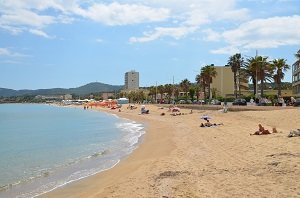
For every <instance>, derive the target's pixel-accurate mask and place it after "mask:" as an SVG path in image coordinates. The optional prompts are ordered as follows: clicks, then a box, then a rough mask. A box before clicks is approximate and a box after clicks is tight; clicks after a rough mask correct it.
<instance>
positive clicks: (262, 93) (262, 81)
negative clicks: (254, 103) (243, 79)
mask: <svg viewBox="0 0 300 198" xmlns="http://www.w3.org/2000/svg"><path fill="white" fill-rule="evenodd" d="M260 86H261V87H260V97H261V98H262V97H264V78H262V79H261V81H260Z"/></svg>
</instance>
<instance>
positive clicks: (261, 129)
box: [250, 124, 272, 135]
mask: <svg viewBox="0 0 300 198" xmlns="http://www.w3.org/2000/svg"><path fill="white" fill-rule="evenodd" d="M268 134H272V133H271V132H270V131H269V130H268V129H265V128H264V127H263V126H262V125H261V124H258V131H255V132H254V133H253V134H250V135H268Z"/></svg>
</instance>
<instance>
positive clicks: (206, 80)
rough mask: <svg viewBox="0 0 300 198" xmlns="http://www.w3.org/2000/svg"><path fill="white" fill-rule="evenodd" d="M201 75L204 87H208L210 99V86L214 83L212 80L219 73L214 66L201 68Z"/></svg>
mask: <svg viewBox="0 0 300 198" xmlns="http://www.w3.org/2000/svg"><path fill="white" fill-rule="evenodd" d="M200 75H201V78H202V81H203V82H202V83H203V85H204V86H207V87H208V98H210V84H211V83H212V78H213V77H216V76H217V71H216V69H215V68H214V67H213V66H212V65H206V66H204V67H202V68H201V74H200ZM204 93H205V91H204Z"/></svg>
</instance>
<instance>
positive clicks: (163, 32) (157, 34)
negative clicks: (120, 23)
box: [129, 27, 197, 43]
mask: <svg viewBox="0 0 300 198" xmlns="http://www.w3.org/2000/svg"><path fill="white" fill-rule="evenodd" d="M196 30H197V27H169V28H164V27H157V28H155V30H154V31H153V32H144V33H143V34H144V36H143V37H131V38H130V39H129V41H130V42H131V43H137V42H139V43H144V42H149V41H153V40H156V39H159V38H161V37H164V36H169V37H172V38H174V39H180V38H182V37H184V36H185V35H187V34H189V33H193V32H195V31H196Z"/></svg>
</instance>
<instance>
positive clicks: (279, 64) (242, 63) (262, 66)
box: [120, 50, 300, 101]
mask: <svg viewBox="0 0 300 198" xmlns="http://www.w3.org/2000/svg"><path fill="white" fill-rule="evenodd" d="M295 57H296V62H295V63H294V64H293V66H300V50H298V52H297V53H296V54H295ZM225 67H231V70H232V72H233V84H234V93H233V94H234V97H235V98H238V97H240V96H241V90H242V89H246V86H245V84H248V82H249V81H250V82H252V83H253V87H254V89H253V95H254V96H257V95H258V94H259V93H257V92H258V87H257V86H258V83H259V82H260V87H259V88H260V97H264V90H265V86H264V85H265V83H266V82H270V83H271V82H273V83H275V85H276V88H277V90H278V93H277V96H281V90H282V80H283V79H284V76H285V72H287V70H288V69H290V65H288V64H287V60H286V59H283V58H278V59H273V60H269V57H267V56H255V57H247V58H244V57H243V56H242V55H241V54H240V53H236V54H234V55H232V56H230V57H229V58H228V62H227V65H225ZM217 75H218V74H217V71H216V69H215V67H214V65H206V66H204V67H202V68H201V70H200V73H199V74H197V75H196V77H195V82H194V83H192V82H190V81H189V80H188V79H184V80H182V81H181V82H180V83H179V84H176V85H173V84H165V85H159V86H151V87H148V88H147V89H148V94H147V95H146V94H145V91H142V90H139V91H132V92H129V93H120V96H124V97H128V98H129V99H130V100H131V101H143V100H145V99H149V100H152V101H157V99H158V98H157V95H158V94H159V95H160V96H163V95H164V96H165V97H164V99H166V100H167V101H171V97H172V96H173V97H174V99H175V100H178V98H179V93H180V92H184V93H186V94H185V96H184V97H185V100H186V101H187V100H188V98H190V99H191V100H193V99H194V97H195V96H196V98H197V100H199V97H200V95H199V93H200V92H202V93H203V94H204V99H210V98H216V95H217V94H216V93H217V90H215V89H214V88H211V83H212V81H213V78H214V77H216V76H217ZM159 99H161V100H162V97H160V98H159Z"/></svg>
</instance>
